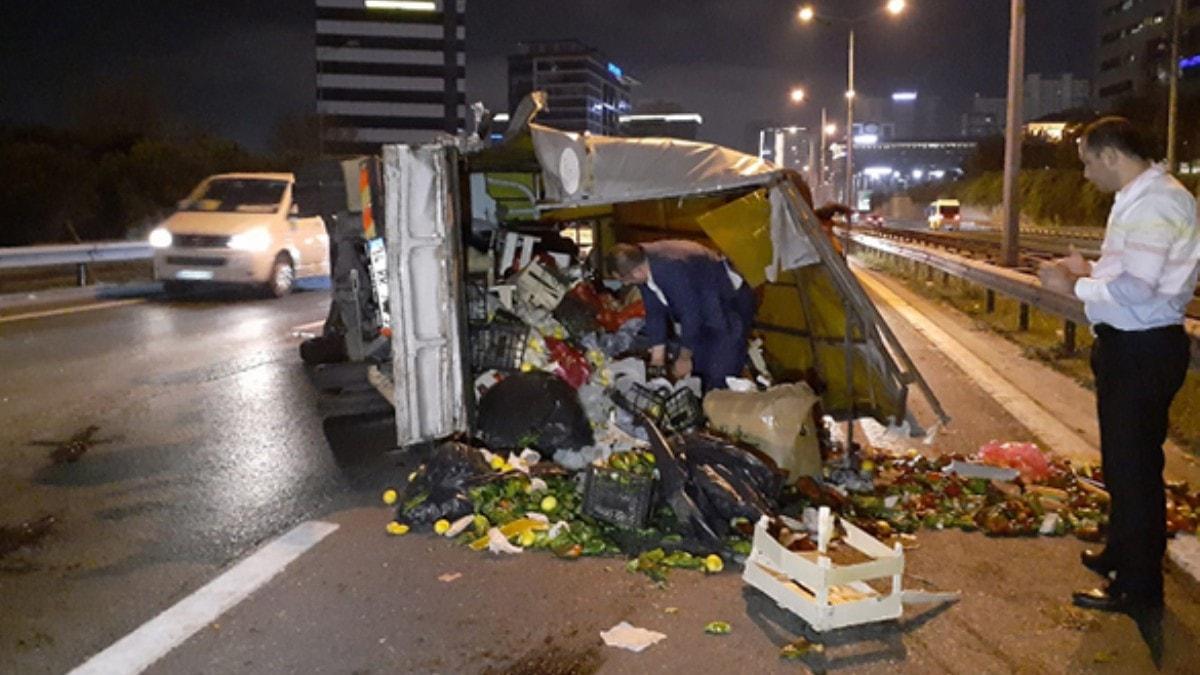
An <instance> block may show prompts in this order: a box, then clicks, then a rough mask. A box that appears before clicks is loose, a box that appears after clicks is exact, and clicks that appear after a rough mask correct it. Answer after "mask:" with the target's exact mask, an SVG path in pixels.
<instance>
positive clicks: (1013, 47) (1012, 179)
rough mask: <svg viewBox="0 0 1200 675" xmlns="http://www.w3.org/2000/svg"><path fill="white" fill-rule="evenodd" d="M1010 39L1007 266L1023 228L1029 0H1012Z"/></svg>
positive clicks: (1013, 259) (1015, 256)
mask: <svg viewBox="0 0 1200 675" xmlns="http://www.w3.org/2000/svg"><path fill="white" fill-rule="evenodd" d="M1011 13H1012V16H1011V21H1012V26H1011V28H1010V29H1009V40H1008V119H1007V120H1006V123H1005V125H1004V241H1003V243H1002V245H1001V248H1000V250H1001V254H1002V255H1003V257H1004V265H1005V266H1006V267H1016V266H1017V261H1018V253H1019V251H1020V248H1019V247H1020V243H1019V241H1018V238H1019V235H1020V230H1021V200H1020V187H1021V184H1020V177H1021V140H1022V136H1023V134H1022V130H1021V118H1022V117H1023V114H1022V113H1023V111H1024V107H1025V106H1024V91H1023V89H1024V86H1025V82H1024V77H1025V0H1012V10H1011Z"/></svg>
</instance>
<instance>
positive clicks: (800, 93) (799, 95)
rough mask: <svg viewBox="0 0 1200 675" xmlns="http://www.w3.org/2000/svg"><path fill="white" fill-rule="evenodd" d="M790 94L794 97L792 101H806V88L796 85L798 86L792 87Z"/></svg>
mask: <svg viewBox="0 0 1200 675" xmlns="http://www.w3.org/2000/svg"><path fill="white" fill-rule="evenodd" d="M790 96H791V99H792V103H803V102H804V90H803V89H801V88H800V87H796V88H794V89H792V93H791V94H790Z"/></svg>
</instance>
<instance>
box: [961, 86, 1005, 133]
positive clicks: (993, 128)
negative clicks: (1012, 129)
mask: <svg viewBox="0 0 1200 675" xmlns="http://www.w3.org/2000/svg"><path fill="white" fill-rule="evenodd" d="M1007 105H1008V103H1007V101H1006V100H1005V99H1003V98H994V97H990V96H980V95H979V94H978V93H976V94H975V96H974V97H973V98H972V99H971V108H970V110H968V111H967V112H966V113H965V114H964V115H963V116H962V135H963V136H965V137H967V138H987V137H988V136H1002V135H1004V124H1005V122H1006V121H1007V119H1008V114H1007Z"/></svg>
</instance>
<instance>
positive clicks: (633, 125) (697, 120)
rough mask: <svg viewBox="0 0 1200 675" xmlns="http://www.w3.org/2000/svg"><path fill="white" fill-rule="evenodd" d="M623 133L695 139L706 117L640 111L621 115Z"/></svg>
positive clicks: (682, 113)
mask: <svg viewBox="0 0 1200 675" xmlns="http://www.w3.org/2000/svg"><path fill="white" fill-rule="evenodd" d="M620 120H621V135H622V136H634V137H637V138H681V139H683V140H688V141H694V140H696V138H698V137H699V135H700V125H701V124H704V118H703V117H701V116H700V115H699V114H698V113H689V112H670V113H638V114H635V115H621V118H620Z"/></svg>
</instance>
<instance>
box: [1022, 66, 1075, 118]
mask: <svg viewBox="0 0 1200 675" xmlns="http://www.w3.org/2000/svg"><path fill="white" fill-rule="evenodd" d="M1091 94H1092V87H1091V83H1090V82H1088V80H1085V79H1080V78H1078V77H1075V76H1074V75H1072V74H1071V73H1065V74H1063V75H1062V76H1060V77H1056V78H1047V77H1042V75H1041V74H1040V73H1030V74H1028V75H1026V76H1025V117H1024V119H1022V120H1021V121H1022V122H1029V121H1031V120H1036V119H1038V118H1040V117H1045V116H1046V115H1053V114H1054V113H1061V112H1063V111H1066V110H1076V109H1079V108H1086V107H1088V105H1089V103H1090V101H1091Z"/></svg>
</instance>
